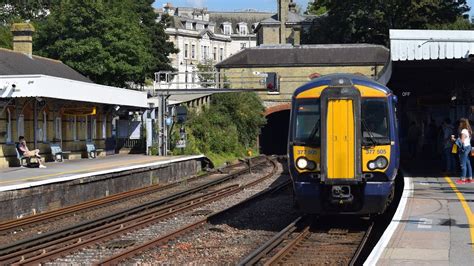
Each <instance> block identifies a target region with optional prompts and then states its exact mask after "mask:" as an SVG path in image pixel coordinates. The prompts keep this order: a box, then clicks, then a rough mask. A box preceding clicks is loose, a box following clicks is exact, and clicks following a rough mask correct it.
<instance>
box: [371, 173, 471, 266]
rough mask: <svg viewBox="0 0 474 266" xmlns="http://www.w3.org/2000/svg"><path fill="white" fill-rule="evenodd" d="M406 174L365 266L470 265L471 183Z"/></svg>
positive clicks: (452, 178) (444, 177) (441, 177)
mask: <svg viewBox="0 0 474 266" xmlns="http://www.w3.org/2000/svg"><path fill="white" fill-rule="evenodd" d="M457 179H458V178H457V177H456V178H455V177H448V176H438V177H410V176H408V177H407V176H405V187H404V192H403V196H402V200H401V202H400V205H399V207H398V210H397V213H396V214H395V216H394V218H393V220H392V222H391V224H390V225H389V227H388V228H387V230H386V231H385V233H384V235H383V236H382V238H381V239H380V241H379V243H378V244H377V246H376V247H375V249H374V250H373V252H372V254H371V255H370V256H369V258H368V259H367V261H366V262H365V263H364V265H375V264H376V265H384V266H385V265H430V266H432V265H474V214H473V213H472V210H473V209H474V183H471V184H463V185H457V184H456V183H455V180H457Z"/></svg>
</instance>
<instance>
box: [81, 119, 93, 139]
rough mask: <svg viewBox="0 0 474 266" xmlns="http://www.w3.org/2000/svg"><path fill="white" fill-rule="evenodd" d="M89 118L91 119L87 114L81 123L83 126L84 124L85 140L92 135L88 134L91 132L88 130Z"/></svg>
mask: <svg viewBox="0 0 474 266" xmlns="http://www.w3.org/2000/svg"><path fill="white" fill-rule="evenodd" d="M88 120H89V117H88V116H85V117H84V120H82V121H83V122H82V123H81V124H82V126H83V129H84V140H85V141H88V140H90V139H89V137H90V136H91V134H88V133H89V132H88V131H89V126H90V124H89V121H88Z"/></svg>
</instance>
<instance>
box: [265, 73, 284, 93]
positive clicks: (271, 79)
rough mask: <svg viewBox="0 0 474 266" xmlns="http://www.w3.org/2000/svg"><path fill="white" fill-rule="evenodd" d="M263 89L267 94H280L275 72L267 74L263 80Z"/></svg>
mask: <svg viewBox="0 0 474 266" xmlns="http://www.w3.org/2000/svg"><path fill="white" fill-rule="evenodd" d="M265 88H267V90H268V92H276V93H278V92H280V86H279V84H278V75H277V73H275V72H268V73H267V77H266V78H265Z"/></svg>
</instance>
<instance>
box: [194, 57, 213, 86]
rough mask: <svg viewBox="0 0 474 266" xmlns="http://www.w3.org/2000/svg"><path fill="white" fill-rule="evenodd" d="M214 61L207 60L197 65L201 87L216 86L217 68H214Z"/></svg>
mask: <svg viewBox="0 0 474 266" xmlns="http://www.w3.org/2000/svg"><path fill="white" fill-rule="evenodd" d="M214 64H215V62H214V60H212V59H206V60H205V61H204V62H202V63H199V64H198V65H197V69H198V78H199V82H200V83H201V87H203V88H209V87H214V86H215V85H216V74H213V72H216V68H215V67H214Z"/></svg>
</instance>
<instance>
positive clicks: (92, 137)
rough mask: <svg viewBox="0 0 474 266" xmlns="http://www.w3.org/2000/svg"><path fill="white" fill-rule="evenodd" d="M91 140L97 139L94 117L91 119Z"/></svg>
mask: <svg viewBox="0 0 474 266" xmlns="http://www.w3.org/2000/svg"><path fill="white" fill-rule="evenodd" d="M91 131H92V132H91V140H92V141H94V140H95V139H97V118H96V117H95V116H93V117H91Z"/></svg>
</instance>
